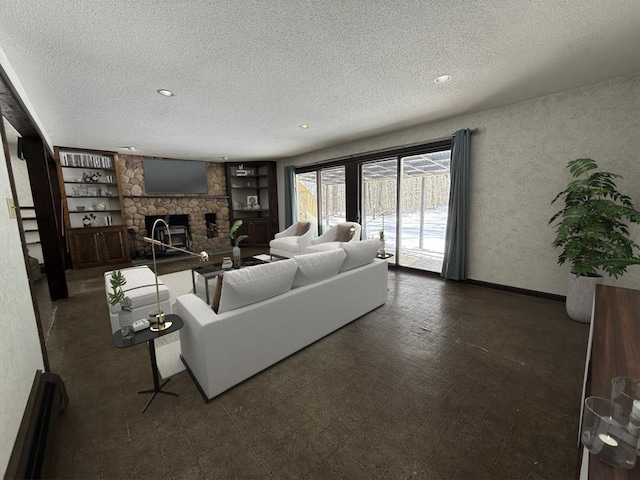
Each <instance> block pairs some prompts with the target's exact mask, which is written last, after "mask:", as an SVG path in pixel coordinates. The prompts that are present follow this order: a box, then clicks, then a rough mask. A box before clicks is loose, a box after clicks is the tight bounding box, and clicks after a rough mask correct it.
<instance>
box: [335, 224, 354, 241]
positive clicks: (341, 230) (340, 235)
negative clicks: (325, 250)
mask: <svg viewBox="0 0 640 480" xmlns="http://www.w3.org/2000/svg"><path fill="white" fill-rule="evenodd" d="M352 228H354V227H353V226H352V225H348V224H338V228H337V229H336V239H335V240H334V241H335V242H350V241H351V237H353V234H354V233H355V229H354V230H353V231H352V230H351V229H352Z"/></svg>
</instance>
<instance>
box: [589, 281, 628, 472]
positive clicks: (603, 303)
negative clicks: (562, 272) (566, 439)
mask: <svg viewBox="0 0 640 480" xmlns="http://www.w3.org/2000/svg"><path fill="white" fill-rule="evenodd" d="M638 345H640V290H633V289H629V288H622V287H612V286H608V285H596V293H595V302H594V308H593V314H592V318H591V329H590V331H589V344H588V346H587V360H586V365H585V372H584V382H583V389H582V399H581V414H582V406H583V405H584V400H585V398H587V397H590V396H594V397H604V398H611V379H612V378H614V377H618V376H621V377H631V378H640V350H639V349H638ZM578 423H579V425H581V423H582V415H581V418H579V419H578ZM580 434H581V432H579V433H578V445H579V449H578V450H579V453H578V455H579V456H581V458H579V460H578V465H579V466H580V467H579V468H580V479H583V478H585V479H586V478H607V479H631V478H636V479H637V478H640V462H639V461H636V465H635V467H634V468H632V469H631V470H624V469H620V468H614V467H612V466H610V465H607V464H606V463H604V462H602V461H600V460H599V459H598V458H596V456H595V455H593V454H591V453H589V451H588V450H587V449H586V448H583V446H582V444H581V443H580Z"/></svg>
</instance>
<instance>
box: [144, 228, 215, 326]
mask: <svg viewBox="0 0 640 480" xmlns="http://www.w3.org/2000/svg"><path fill="white" fill-rule="evenodd" d="M158 223H162V224H163V225H164V228H166V230H167V234H168V236H169V243H168V244H167V243H162V242H161V241H160V240H156V225H158ZM144 241H145V242H149V243H150V244H151V254H152V255H153V273H154V275H155V276H156V299H157V301H158V307H157V309H156V311H155V312H150V313H149V317H151V319H152V321H153V322H154V325H152V326H151V328H150V330H153V331H154V332H160V331H162V330H166V329H167V328H169V327H170V326H171V325H172V322H167V321H165V319H164V312H163V311H162V309H161V308H160V286H159V284H158V265H157V264H156V245H160V246H162V247H165V248H170V249H172V250H178V251H179V252H184V253H188V254H189V255H192V256H194V257H199V258H200V260H201V261H203V262H206V261H207V260H209V254H208V253H207V252H205V251H204V250H203V251H202V252H200V253H194V252H190V251H189V250H185V249H184V248H180V247H175V246H173V245H172V244H171V230H170V229H169V224H168V223H167V222H165V221H164V220H163V219H161V218H158V219H157V220H156V221H155V222H153V227H152V228H151V238H149V237H144Z"/></svg>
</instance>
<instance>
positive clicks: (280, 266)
mask: <svg viewBox="0 0 640 480" xmlns="http://www.w3.org/2000/svg"><path fill="white" fill-rule="evenodd" d="M296 270H298V264H297V263H296V261H295V260H294V259H293V258H290V259H288V260H281V261H278V262H273V263H266V264H264V265H255V266H253V267H246V268H241V269H240V270H231V271H229V272H225V275H224V279H223V280H222V294H221V295H220V308H219V309H218V313H224V312H228V311H230V310H235V309H236V308H240V307H244V306H245V305H250V304H252V303H256V302H260V301H262V300H266V299H267V298H271V297H275V296H276V295H280V294H281V293H284V292H288V291H289V290H291V284H292V283H293V277H294V276H295V274H296Z"/></svg>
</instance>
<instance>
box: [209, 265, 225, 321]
mask: <svg viewBox="0 0 640 480" xmlns="http://www.w3.org/2000/svg"><path fill="white" fill-rule="evenodd" d="M223 277H224V272H222V273H219V274H218V278H217V280H216V291H215V293H214V294H213V303H212V304H211V308H212V309H213V311H214V312H216V313H218V310H220V297H221V296H222V280H223Z"/></svg>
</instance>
